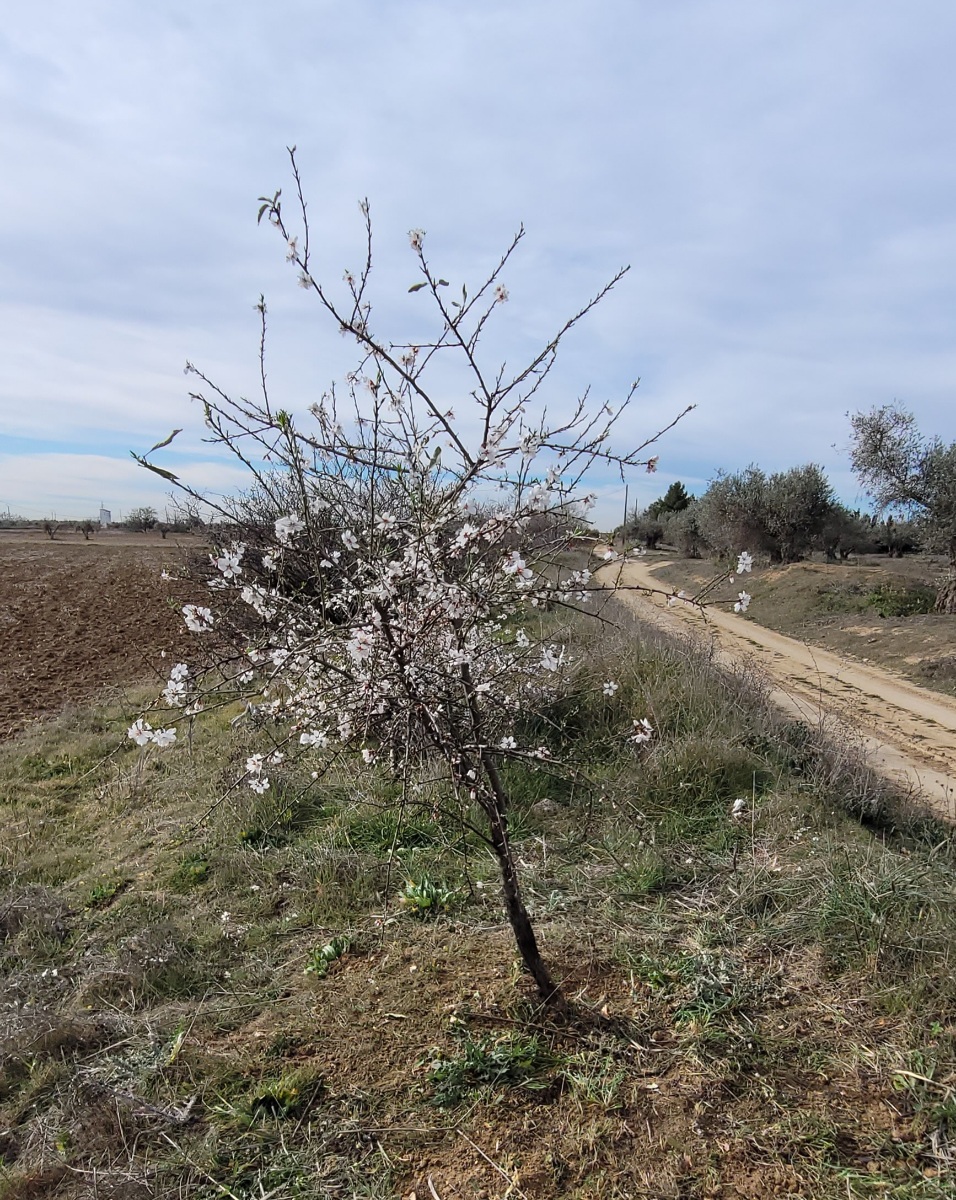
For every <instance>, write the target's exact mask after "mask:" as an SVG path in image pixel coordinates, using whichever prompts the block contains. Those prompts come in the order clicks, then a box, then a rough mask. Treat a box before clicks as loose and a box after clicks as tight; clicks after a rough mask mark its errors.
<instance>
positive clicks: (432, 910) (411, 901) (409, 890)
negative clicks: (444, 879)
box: [398, 875, 455, 920]
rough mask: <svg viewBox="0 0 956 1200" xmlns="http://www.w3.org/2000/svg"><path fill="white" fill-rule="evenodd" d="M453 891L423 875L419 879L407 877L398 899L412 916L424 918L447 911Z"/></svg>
mask: <svg viewBox="0 0 956 1200" xmlns="http://www.w3.org/2000/svg"><path fill="white" fill-rule="evenodd" d="M454 898H455V893H454V892H453V891H449V889H448V888H446V887H443V886H442V885H441V884H440V883H435V882H434V880H431V879H429V878H428V876H427V875H423V876H422V877H421V879H418V880H414V879H409V880H408V882H407V883H406V884H405V887H404V888H403V889H402V892H401V894H400V895H399V898H398V901H399V904H401V905H402V907H403V908H405V909H407V910H408V912H410V913H411V915H412V916H413V917H418V918H420V919H423V920H424V919H426V918H428V917H437V916H438V914H439V913H441V912H447V911H448V909H449V908H450V907H451V903H452V901H453V900H454Z"/></svg>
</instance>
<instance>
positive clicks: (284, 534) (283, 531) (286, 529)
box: [275, 513, 305, 546]
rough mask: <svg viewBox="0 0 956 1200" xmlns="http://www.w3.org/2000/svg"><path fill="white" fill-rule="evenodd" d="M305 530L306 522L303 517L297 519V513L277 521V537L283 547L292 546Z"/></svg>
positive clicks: (279, 518)
mask: <svg viewBox="0 0 956 1200" xmlns="http://www.w3.org/2000/svg"><path fill="white" fill-rule="evenodd" d="M303 529H305V521H303V520H302V518H301V517H297V516H296V515H295V513H290V514H289V515H288V516H285V517H278V518H277V519H276V523H275V531H276V537H277V538H278V540H279V542H280V543H281V545H283V546H289V545H291V544H292V539H293V538H294V537H295V535H296V534H297V533H301V532H302V530H303Z"/></svg>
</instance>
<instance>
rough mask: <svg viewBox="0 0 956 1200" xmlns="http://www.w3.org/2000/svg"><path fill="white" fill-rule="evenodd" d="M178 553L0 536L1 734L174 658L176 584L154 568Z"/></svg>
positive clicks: (106, 539)
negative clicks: (164, 654)
mask: <svg viewBox="0 0 956 1200" xmlns="http://www.w3.org/2000/svg"><path fill="white" fill-rule="evenodd" d="M188 549H191V550H193V551H195V543H193V542H189V543H188ZM185 552H186V551H185V550H184V549H183V548H182V547H180V546H178V545H177V544H176V543H174V542H173V541H171V540H165V541H164V540H162V539H161V538H160V537H158V536H157V535H136V534H110V533H105V534H98V535H96V537H95V538H93V539H91V540H90V541H89V542H85V541H84V540H83V539H82V537H80V536H77V535H65V534H59V533H58V534H57V537H56V540H54V541H50V539H49V538H47V537H45V536H43V535H42V534H40V535H37V534H36V533H21V532H19V531H7V530H4V531H2V532H0V640H2V644H3V648H4V653H3V655H2V657H0V738H2V737H8V736H9V735H10V734H12V733H15V732H16V731H17V730H20V729H23V728H24V727H25V726H26V725H28V724H29V723H30V721H31V720H33V719H34V718H36V717H39V716H44V715H49V714H51V713H54V712H58V711H60V710H61V709H63V708H64V707H65V706H66V705H68V704H70V703H76V702H79V701H83V700H88V699H89V698H90V697H91V696H93V695H95V694H96V693H97V692H99V691H101V690H102V689H103V688H106V687H109V686H114V685H117V684H128V683H133V682H137V681H142V680H143V679H146V678H148V677H149V676H150V675H152V674H153V673H154V672H156V671H157V670H158V669H159V666H160V663H161V654H162V652H163V651H167V652H169V653H175V651H176V649H177V647H178V646H181V645H182V644H183V643H184V641H185V634H184V630H183V623H182V617H181V615H180V613H179V609H180V606H181V605H182V603H183V597H182V596H180V592H182V591H183V585H182V584H179V583H173V582H164V581H163V580H161V579H160V571H161V570H162V569H163V567H164V566H168V567H169V568H170V570H172V571H175V570H177V569H178V567H179V565H180V563H181V562H182V560H183V554H184V553H185Z"/></svg>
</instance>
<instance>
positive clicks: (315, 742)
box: [299, 729, 329, 747]
mask: <svg viewBox="0 0 956 1200" xmlns="http://www.w3.org/2000/svg"><path fill="white" fill-rule="evenodd" d="M328 744H329V735H328V734H327V733H326V732H325V730H323V729H307V730H306V731H305V732H303V733H300V734H299V745H300V746H320V747H321V746H327V745H328Z"/></svg>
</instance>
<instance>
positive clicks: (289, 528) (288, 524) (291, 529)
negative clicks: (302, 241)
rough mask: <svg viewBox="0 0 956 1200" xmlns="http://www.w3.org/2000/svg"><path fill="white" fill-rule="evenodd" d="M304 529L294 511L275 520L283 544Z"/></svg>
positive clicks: (288, 542)
mask: <svg viewBox="0 0 956 1200" xmlns="http://www.w3.org/2000/svg"><path fill="white" fill-rule="evenodd" d="M306 286H308V284H306ZM303 529H305V521H303V520H302V518H301V517H297V516H296V515H295V514H294V513H290V514H289V515H288V516H285V517H278V518H277V519H276V522H275V531H276V537H277V538H278V540H279V544H280V545H282V546H289V545H291V544H292V539H293V538H294V537H295V535H296V534H297V533H301V532H302V530H303Z"/></svg>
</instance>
